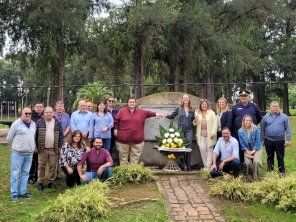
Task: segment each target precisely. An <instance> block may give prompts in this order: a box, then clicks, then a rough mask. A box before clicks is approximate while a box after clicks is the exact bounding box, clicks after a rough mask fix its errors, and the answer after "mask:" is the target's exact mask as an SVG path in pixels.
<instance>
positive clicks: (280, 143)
mask: <svg viewBox="0 0 296 222" xmlns="http://www.w3.org/2000/svg"><path fill="white" fill-rule="evenodd" d="M264 145H265V149H266V153H267V166H268V170H269V171H272V170H273V169H274V152H275V153H276V156H277V160H278V168H279V172H280V173H285V171H286V170H285V163H284V156H285V140H276V141H271V140H268V139H264Z"/></svg>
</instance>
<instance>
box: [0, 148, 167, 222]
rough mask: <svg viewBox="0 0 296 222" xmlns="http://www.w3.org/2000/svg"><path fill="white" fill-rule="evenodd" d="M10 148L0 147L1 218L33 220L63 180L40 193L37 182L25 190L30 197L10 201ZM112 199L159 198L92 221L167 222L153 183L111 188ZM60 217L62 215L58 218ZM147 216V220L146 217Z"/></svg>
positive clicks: (63, 183) (121, 209)
mask: <svg viewBox="0 0 296 222" xmlns="http://www.w3.org/2000/svg"><path fill="white" fill-rule="evenodd" d="M10 154H11V151H10V148H9V147H3V146H2V147H0V221H1V222H2V221H26V222H27V221H34V216H35V215H36V214H38V213H39V212H40V211H42V210H43V209H44V208H45V207H46V206H48V205H49V204H50V202H51V201H53V200H54V199H55V198H56V197H57V196H58V195H59V194H60V193H64V191H65V190H66V185H65V181H57V182H55V184H56V185H57V187H58V189H57V190H51V189H46V188H45V189H44V191H42V192H40V191H38V190H37V185H36V184H34V185H28V193H30V194H32V195H33V198H32V199H30V200H24V199H19V202H17V203H12V202H11V196H10V182H9V176H10ZM110 190H111V195H110V198H111V201H112V202H113V203H115V204H116V203H117V204H118V203H122V202H125V201H132V200H139V199H143V198H152V199H153V198H155V199H157V198H158V199H159V200H145V201H141V202H139V203H133V204H128V205H124V206H120V207H117V208H114V209H112V211H113V212H114V214H113V215H112V216H111V217H110V218H98V219H97V220H95V221H116V222H117V221H118V222H119V221H122V222H127V221H131V222H135V221H139V222H140V221H143V222H144V221H159V222H166V221H168V217H167V215H166V212H165V209H164V206H163V203H162V201H161V195H160V193H159V191H158V188H157V185H156V183H155V182H152V183H147V184H140V185H127V186H125V187H120V188H118V187H110ZM61 219H62V218H61ZM147 219H148V220H147Z"/></svg>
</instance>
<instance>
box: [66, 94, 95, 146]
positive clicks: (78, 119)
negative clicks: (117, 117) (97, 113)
mask: <svg viewBox="0 0 296 222" xmlns="http://www.w3.org/2000/svg"><path fill="white" fill-rule="evenodd" d="M91 115H92V113H91V112H89V111H87V110H86V102H85V101H84V100H80V101H79V103H78V110H77V111H75V112H74V113H72V116H71V120H70V126H71V131H72V132H74V131H75V130H80V131H81V133H82V138H83V141H84V142H85V144H86V146H88V147H89V146H90V141H89V140H88V132H89V124H90V117H91Z"/></svg>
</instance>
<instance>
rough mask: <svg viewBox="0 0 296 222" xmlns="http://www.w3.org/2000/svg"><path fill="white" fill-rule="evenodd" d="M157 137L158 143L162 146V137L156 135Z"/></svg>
mask: <svg viewBox="0 0 296 222" xmlns="http://www.w3.org/2000/svg"><path fill="white" fill-rule="evenodd" d="M155 139H156V141H157V142H158V144H159V145H160V146H161V145H162V138H160V137H158V136H156V137H155Z"/></svg>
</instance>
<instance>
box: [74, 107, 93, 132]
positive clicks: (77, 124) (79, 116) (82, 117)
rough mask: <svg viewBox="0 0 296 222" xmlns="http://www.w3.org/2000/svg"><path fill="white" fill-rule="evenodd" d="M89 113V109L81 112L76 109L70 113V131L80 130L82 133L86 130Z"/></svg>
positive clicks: (90, 113) (88, 122)
mask: <svg viewBox="0 0 296 222" xmlns="http://www.w3.org/2000/svg"><path fill="white" fill-rule="evenodd" d="M91 115H92V112H89V111H85V112H84V113H82V112H80V111H79V110H77V111H75V112H74V113H72V116H71V120H70V125H71V131H72V132H74V131H75V130H80V131H81V132H82V133H84V132H85V131H86V130H89V124H90V117H91Z"/></svg>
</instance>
